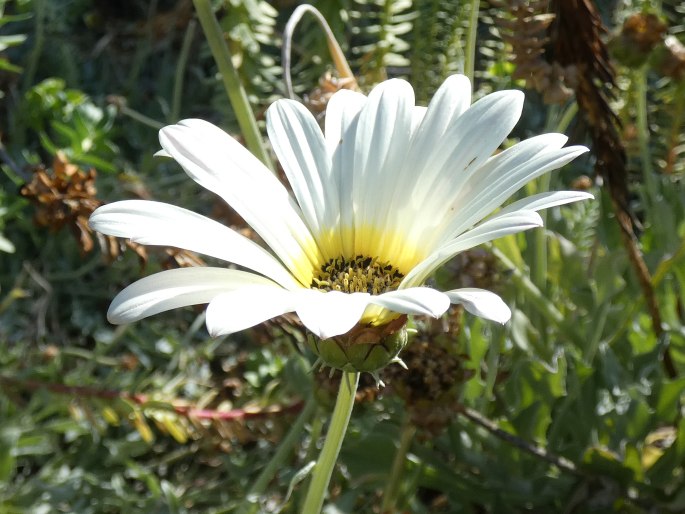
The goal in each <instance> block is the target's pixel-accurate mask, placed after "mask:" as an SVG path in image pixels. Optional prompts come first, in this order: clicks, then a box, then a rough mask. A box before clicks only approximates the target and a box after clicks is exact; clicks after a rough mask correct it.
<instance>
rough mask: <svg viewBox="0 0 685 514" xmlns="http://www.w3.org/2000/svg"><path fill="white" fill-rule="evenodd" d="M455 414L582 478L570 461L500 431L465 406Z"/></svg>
mask: <svg viewBox="0 0 685 514" xmlns="http://www.w3.org/2000/svg"><path fill="white" fill-rule="evenodd" d="M457 412H458V413H459V414H461V415H462V416H464V417H465V418H466V419H468V420H469V421H471V422H473V423H475V424H476V425H478V426H480V427H483V428H484V429H485V430H487V431H488V432H490V433H491V434H492V435H494V436H495V437H498V438H500V439H502V440H503V441H506V442H507V443H509V444H511V445H513V446H515V447H516V448H519V449H521V450H523V451H525V452H527V453H530V454H531V455H533V456H535V457H538V458H540V459H542V460H545V461H547V462H549V463H550V464H554V465H555V466H556V467H558V468H559V469H561V470H562V471H566V472H568V473H572V474H574V475H577V476H582V474H581V473H580V471H578V468H577V467H576V465H575V464H574V463H573V462H571V461H570V460H568V459H566V458H564V457H561V456H559V455H554V454H553V453H550V452H548V451H547V450H546V449H545V448H543V447H542V446H538V445H537V444H533V443H530V442H528V441H526V440H525V439H522V438H520V437H518V436H515V435H514V434H510V433H509V432H507V431H505V430H502V429H501V428H499V427H498V426H497V424H496V423H495V422H494V421H492V420H489V419H488V418H486V417H485V416H483V415H482V414H480V413H479V412H478V411H475V410H473V409H471V408H469V407H466V406H465V405H461V406H459V410H458V411H457Z"/></svg>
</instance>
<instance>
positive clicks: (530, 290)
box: [492, 246, 585, 348]
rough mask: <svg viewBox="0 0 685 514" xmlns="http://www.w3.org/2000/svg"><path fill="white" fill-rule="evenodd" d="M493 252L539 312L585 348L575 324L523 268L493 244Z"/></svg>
mask: <svg viewBox="0 0 685 514" xmlns="http://www.w3.org/2000/svg"><path fill="white" fill-rule="evenodd" d="M492 253H493V255H494V256H495V257H497V259H499V261H500V262H501V263H502V264H504V265H505V266H506V267H507V268H508V269H509V270H510V273H511V278H512V280H513V281H514V283H515V284H516V285H517V286H518V287H519V288H520V289H521V290H522V291H523V293H524V294H525V295H526V298H527V299H529V300H530V302H531V303H532V304H533V306H534V307H535V308H536V309H537V310H538V312H539V313H540V314H542V316H543V317H544V318H545V319H546V320H547V321H549V322H551V323H553V324H554V325H556V326H557V327H558V328H560V329H561V331H562V332H563V333H564V334H565V335H566V336H568V338H569V339H571V340H572V341H573V342H574V343H575V344H577V345H578V346H579V347H580V348H583V347H584V346H585V343H584V340H583V337H581V335H580V334H579V333H578V332H577V331H576V330H575V329H574V327H573V326H571V325H570V324H568V323H565V318H564V315H563V314H562V313H561V312H560V311H559V310H558V309H557V308H556V307H555V306H554V305H552V303H551V302H550V301H549V299H548V298H546V297H545V295H543V294H542V292H541V291H540V290H539V289H538V288H537V286H536V285H535V284H534V283H533V281H532V280H531V279H530V278H529V277H527V276H526V275H524V274H523V273H522V272H521V270H519V269H518V268H517V267H516V265H515V264H514V263H513V262H511V260H509V258H508V257H507V256H506V255H504V253H503V252H502V251H500V250H498V249H497V248H496V247H494V246H493V247H492Z"/></svg>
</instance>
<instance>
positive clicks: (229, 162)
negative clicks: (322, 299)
mask: <svg viewBox="0 0 685 514" xmlns="http://www.w3.org/2000/svg"><path fill="white" fill-rule="evenodd" d="M159 140H160V143H161V144H162V147H163V148H164V149H165V150H166V151H167V152H168V153H169V154H171V155H172V156H173V157H174V159H176V161H177V162H178V163H179V164H180V165H181V166H182V167H183V169H184V170H185V171H186V172H187V173H188V175H190V176H191V177H192V178H193V179H194V180H195V181H196V182H198V183H199V184H200V185H202V186H203V187H206V188H207V189H209V190H211V191H213V192H215V193H217V194H219V195H220V196H222V197H223V198H224V200H226V202H227V203H228V204H229V205H230V206H231V207H233V208H234V209H235V210H236V211H237V212H238V214H240V215H241V216H242V217H243V219H244V220H245V221H246V222H247V223H248V224H249V225H250V226H251V227H252V228H253V229H254V230H255V231H256V232H257V233H258V234H259V235H260V236H261V237H262V239H264V241H265V242H266V244H268V245H269V246H270V247H271V249H272V250H273V251H274V252H275V253H276V255H278V257H279V258H280V259H281V261H282V262H283V263H284V264H285V265H286V266H287V267H288V269H290V271H291V272H292V273H293V274H294V275H295V276H296V277H297V278H298V279H299V280H300V281H301V282H302V283H309V282H311V270H312V269H313V267H314V266H316V265H317V264H318V263H320V262H321V261H322V259H321V255H320V253H319V250H318V248H317V246H316V243H315V242H314V239H313V237H312V235H311V233H310V231H309V229H308V228H307V226H306V225H305V223H304V221H303V220H302V217H301V211H300V209H299V207H298V206H297V204H296V202H295V200H294V199H293V198H292V197H291V196H290V194H289V193H288V191H287V190H286V189H285V187H283V185H282V184H281V183H280V182H279V181H278V180H277V179H276V177H275V176H274V175H273V174H272V173H271V172H270V171H269V170H268V169H267V168H266V166H264V165H263V164H262V163H261V162H260V161H259V159H257V158H256V157H255V156H253V155H252V154H251V153H250V152H249V151H247V149H245V148H244V147H243V146H242V145H240V144H239V143H238V142H237V141H236V140H234V139H233V138H232V137H230V136H229V135H228V134H226V133H225V132H224V131H223V130H221V129H220V128H218V127H215V126H214V125H212V124H211V123H207V122H205V121H202V120H184V121H182V122H180V123H179V124H177V125H172V126H169V127H165V128H163V129H162V130H160V133H159Z"/></svg>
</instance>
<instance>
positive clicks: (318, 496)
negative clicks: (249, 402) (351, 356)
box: [302, 371, 359, 514]
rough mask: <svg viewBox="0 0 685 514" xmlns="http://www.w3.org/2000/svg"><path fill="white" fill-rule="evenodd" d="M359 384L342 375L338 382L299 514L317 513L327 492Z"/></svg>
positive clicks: (356, 378)
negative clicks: (335, 395) (325, 429)
mask: <svg viewBox="0 0 685 514" xmlns="http://www.w3.org/2000/svg"><path fill="white" fill-rule="evenodd" d="M358 383H359V373H356V372H352V373H350V372H347V371H343V373H342V377H341V379H340V389H338V398H337V399H336V401H335V408H334V409H333V416H332V417H331V425H330V427H329V428H328V434H326V441H325V442H324V443H323V448H322V450H321V455H319V460H318V461H317V463H316V465H315V466H314V471H313V472H312V481H311V482H310V483H309V490H308V491H307V496H306V497H305V500H304V507H303V509H302V512H305V513H307V514H317V513H319V512H321V507H322V506H323V500H324V496H325V494H326V491H327V490H328V483H329V482H330V480H331V475H332V474H333V467H334V466H335V462H336V461H337V460H338V454H339V453H340V447H341V446H342V442H343V438H344V437H345V432H346V431H347V424H348V423H349V422H350V416H351V415H352V408H353V407H354V395H355V393H356V392H357V384H358Z"/></svg>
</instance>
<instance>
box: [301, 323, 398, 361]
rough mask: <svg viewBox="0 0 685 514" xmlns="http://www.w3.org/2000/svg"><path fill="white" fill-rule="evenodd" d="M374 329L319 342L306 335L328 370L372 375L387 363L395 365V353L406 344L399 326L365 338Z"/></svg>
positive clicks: (311, 347)
mask: <svg viewBox="0 0 685 514" xmlns="http://www.w3.org/2000/svg"><path fill="white" fill-rule="evenodd" d="M376 330H378V329H377V328H375V327H374V328H367V329H361V330H353V331H351V332H350V333H349V334H345V335H342V336H338V337H331V338H329V339H319V338H317V337H316V336H314V335H311V334H310V335H309V336H308V338H307V343H308V345H309V348H310V349H311V350H312V351H313V352H314V353H315V354H316V355H317V356H318V357H319V359H321V361H322V363H323V364H325V365H327V366H330V367H331V368H335V369H340V370H343V371H348V372H354V371H357V372H362V371H366V372H369V373H373V372H375V371H378V370H380V369H382V368H384V367H385V366H387V365H388V364H390V363H391V362H397V359H398V357H397V356H398V354H399V353H400V351H402V349H403V348H404V347H405V345H406V344H407V329H406V327H404V326H403V327H402V328H400V329H399V330H397V331H396V332H393V333H391V334H388V335H383V336H382V337H380V338H375V339H371V340H370V339H369V337H366V336H368V335H369V333H370V332H368V331H376Z"/></svg>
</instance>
